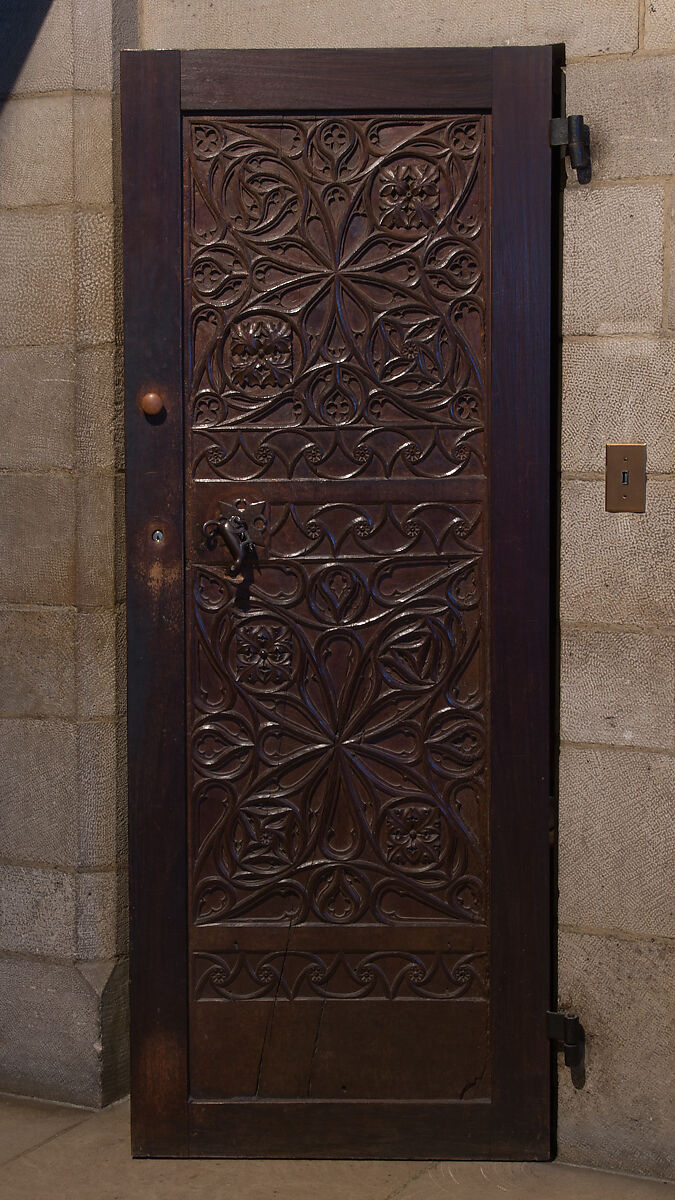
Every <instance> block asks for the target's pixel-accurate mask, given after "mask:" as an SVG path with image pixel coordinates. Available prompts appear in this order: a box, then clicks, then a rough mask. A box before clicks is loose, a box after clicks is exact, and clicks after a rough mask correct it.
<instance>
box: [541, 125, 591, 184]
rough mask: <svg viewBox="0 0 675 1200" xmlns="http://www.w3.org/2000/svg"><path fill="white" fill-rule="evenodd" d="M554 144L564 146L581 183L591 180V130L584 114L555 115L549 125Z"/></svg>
mask: <svg viewBox="0 0 675 1200" xmlns="http://www.w3.org/2000/svg"><path fill="white" fill-rule="evenodd" d="M549 141H550V143H551V145H552V146H563V147H564V148H565V149H566V151H567V153H568V155H569V159H570V164H571V165H572V167H573V168H574V170H575V171H576V173H577V179H578V180H579V183H590V182H591V131H590V129H589V128H588V125H586V124H585V123H584V118H583V117H582V116H574V117H553V119H552V121H551V124H550V127H549Z"/></svg>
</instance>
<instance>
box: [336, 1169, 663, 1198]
mask: <svg viewBox="0 0 675 1200" xmlns="http://www.w3.org/2000/svg"><path fill="white" fill-rule="evenodd" d="M359 1195H360V1193H359ZM657 1196H660V1197H661V1200H672V1195H664V1191H663V1184H662V1183H660V1182H656V1181H655V1180H647V1179H634V1178H629V1177H628V1176H626V1175H614V1174H612V1175H609V1174H605V1173H604V1172H595V1171H584V1169H583V1168H582V1167H574V1166H565V1165H563V1164H562V1163H559V1162H555V1163H497V1162H487V1163H477V1162H475V1163H464V1162H460V1163H454V1162H443V1163H433V1164H432V1165H430V1166H426V1167H423V1168H422V1170H421V1171H420V1173H419V1174H418V1175H417V1176H416V1178H415V1179H413V1180H411V1182H410V1183H409V1184H407V1185H406V1186H405V1187H404V1188H402V1190H401V1191H400V1192H399V1191H396V1192H394V1193H393V1195H391V1196H390V1197H388V1198H387V1200H526V1198H527V1200H530V1198H531V1200H620V1198H621V1200H655V1198H656V1197H657Z"/></svg>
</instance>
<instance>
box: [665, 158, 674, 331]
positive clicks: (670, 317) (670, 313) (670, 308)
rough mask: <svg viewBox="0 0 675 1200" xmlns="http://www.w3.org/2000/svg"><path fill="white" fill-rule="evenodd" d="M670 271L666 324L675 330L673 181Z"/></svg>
mask: <svg viewBox="0 0 675 1200" xmlns="http://www.w3.org/2000/svg"><path fill="white" fill-rule="evenodd" d="M669 240H670V246H669V251H670V270H669V278H667V280H664V288H665V289H667V301H665V324H667V326H668V329H675V186H674V185H673V181H671V182H670V236H669Z"/></svg>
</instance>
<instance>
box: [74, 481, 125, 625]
mask: <svg viewBox="0 0 675 1200" xmlns="http://www.w3.org/2000/svg"><path fill="white" fill-rule="evenodd" d="M77 495H78V515H77V603H78V606H80V607H84V608H86V607H99V606H100V607H105V608H112V607H113V606H114V604H115V562H116V549H115V536H116V530H115V477H114V475H107V474H106V475H103V474H101V475H94V474H87V475H82V476H81V477H80V478H79V479H78V486H77Z"/></svg>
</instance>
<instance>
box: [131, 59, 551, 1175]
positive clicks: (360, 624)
mask: <svg viewBox="0 0 675 1200" xmlns="http://www.w3.org/2000/svg"><path fill="white" fill-rule="evenodd" d="M557 69H558V67H557V60H556V55H555V54H554V52H553V50H552V48H550V47H545V48H531V49H524V50H498V51H488V50H486V51H385V52H382V51H360V52H354V51H349V52H346V51H345V52H334V51H330V52H329V51H315V52H300V53H298V52H294V53H288V54H286V53H276V52H267V53H263V52H215V51H214V52H192V53H184V54H180V53H178V52H147V53H142V54H132V53H130V54H127V55H125V56H123V87H124V126H123V134H124V156H125V158H124V216H125V283H126V291H125V304H126V372H127V394H128V425H127V428H128V441H127V448H128V457H129V462H128V469H129V486H128V523H129V639H130V646H129V654H130V662H129V668H130V669H129V679H130V690H129V714H130V717H129V739H130V805H131V873H132V892H131V895H132V906H131V907H132V968H131V970H132V1001H133V1013H132V1021H133V1029H132V1054H133V1090H132V1101H133V1125H134V1148H135V1151H136V1153H139V1154H173V1155H187V1154H192V1155H200V1154H201V1155H242V1156H263V1155H266V1156H284V1155H286V1156H288V1155H291V1156H295V1155H299V1156H303V1155H305V1156H319V1157H330V1156H340V1155H346V1156H350V1157H383V1156H392V1157H420V1158H423V1157H452V1156H455V1157H491V1156H495V1157H514V1158H527V1157H547V1156H548V1153H549V1123H550V1097H549V1049H548V1045H547V1041H546V1030H545V1024H544V1013H545V1010H546V1008H547V1007H548V1001H549V934H548V928H549V880H548V837H547V824H548V796H549V761H548V755H549V720H550V717H549V707H550V704H549V654H550V652H549V591H550V583H549V551H548V546H549V540H550V539H549V519H550V517H549V512H550V509H549V454H550V448H549V439H550V424H549V409H550V379H551V373H552V362H551V323H552V314H553V315H555V311H556V310H555V309H554V308H552V292H551V264H552V255H553V248H554V242H553V238H552V183H551V181H552V164H551V152H550V149H549V147H548V136H547V135H548V122H549V119H550V117H551V116H552V115H554V112H553V102H554V101H553V98H554V95H555V92H556V80H557ZM147 391H152V392H153V393H158V394H159V395H160V397H161V400H162V404H163V409H162V411H161V412H160V413H159V414H155V415H152V416H147V415H144V413H143V412H142V411H141V407H140V404H139V401H140V397H141V396H142V395H143V394H144V393H146V392H147ZM233 530H234V542H233V540H232V531H233ZM242 533H247V534H248V535H250V537H251V539H252V542H253V543H254V544H253V546H252V547H249V548H248V549H247V550H246V552H245V553H244V552H242V555H240V561H239V563H238V564H237V565H234V563H233V559H232V555H231V549H232V545H234V549H235V551H236V548H237V537H238V536H239V535H241V534H242Z"/></svg>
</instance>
